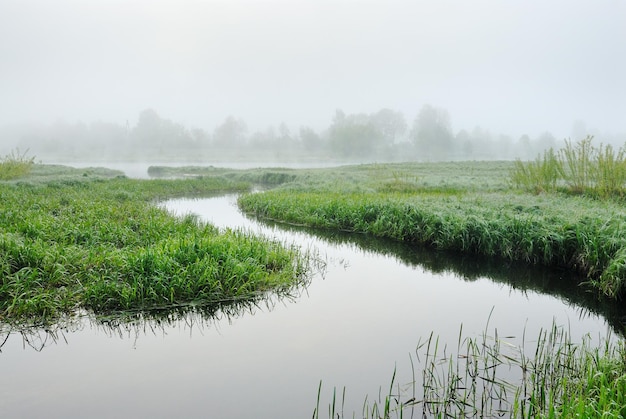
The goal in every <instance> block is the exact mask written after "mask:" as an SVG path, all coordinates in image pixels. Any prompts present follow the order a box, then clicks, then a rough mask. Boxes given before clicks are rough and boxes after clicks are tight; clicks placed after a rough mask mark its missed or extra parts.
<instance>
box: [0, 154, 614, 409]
mask: <svg viewBox="0 0 626 419" xmlns="http://www.w3.org/2000/svg"><path fill="white" fill-rule="evenodd" d="M518 165H519V163H516V162H489V163H486V162H463V163H460V162H459V163H420V164H418V163H403V164H384V165H381V164H370V165H356V166H344V167H339V168H325V169H300V170H294V169H282V168H272V169H250V170H233V169H225V168H215V167H179V168H167V167H156V166H155V167H152V168H151V169H150V173H151V174H152V175H155V176H156V175H158V176H162V177H167V178H169V179H153V180H146V181H139V180H133V179H127V178H126V177H124V176H123V174H122V173H120V172H115V171H107V170H106V169H97V168H90V169H71V168H67V167H61V166H45V165H34V166H33V167H32V169H31V172H30V173H29V174H28V175H27V176H25V177H21V178H18V179H13V180H11V181H5V182H3V183H2V184H0V197H1V198H2V205H3V211H2V214H1V217H2V218H1V219H0V222H1V223H0V226H1V227H2V230H1V233H2V236H1V240H0V251H1V252H2V253H1V256H2V258H1V260H2V266H1V267H2V273H3V281H2V287H1V288H0V297H1V298H0V303H1V304H2V305H1V309H2V310H1V313H2V314H1V316H2V318H1V320H2V322H3V323H4V324H5V325H10V329H9V330H19V331H20V332H19V333H22V334H23V335H26V336H31V335H29V334H28V330H30V329H28V328H26V325H28V324H32V323H36V324H42V323H47V324H54V323H55V322H57V321H60V319H66V318H67V316H70V317H71V316H72V313H85V312H88V313H91V315H93V316H95V317H96V318H97V319H109V321H110V322H113V323H115V324H120V325H124V324H132V323H133V322H134V321H135V320H136V319H142V318H146V319H149V318H150V316H151V314H149V313H155V311H154V310H157V313H162V316H164V317H159V318H161V319H167V318H169V317H168V316H169V315H168V314H167V313H177V312H185V313H192V312H194V310H204V311H206V312H211V313H220V312H226V313H228V312H229V310H235V308H236V307H239V306H243V307H249V306H252V307H253V306H255V305H256V304H258V303H259V301H261V300H260V299H259V297H261V296H263V295H266V294H267V292H271V293H272V295H279V296H280V295H289V294H290V292H291V290H293V289H294V287H298V286H299V285H302V284H304V283H305V280H306V274H307V272H308V271H307V269H308V268H309V267H310V265H309V261H308V260H307V254H306V252H303V251H302V250H300V249H297V248H295V247H289V246H285V244H284V243H283V244H281V243H279V242H277V241H276V240H273V239H268V238H265V237H263V236H259V235H256V234H253V233H252V232H242V231H241V230H230V229H224V228H218V227H215V226H213V225H211V224H210V223H207V222H203V221H201V220H199V219H198V218H197V217H195V216H194V215H191V214H188V213H186V214H181V215H180V216H178V217H175V216H173V215H172V214H171V213H170V212H168V211H166V210H165V209H164V208H163V207H161V206H160V205H157V203H159V202H162V200H164V199H167V198H172V197H190V196H193V197H203V196H204V197H208V196H215V195H216V194H222V193H224V192H236V193H243V195H242V196H241V197H240V198H239V200H238V203H239V205H240V206H241V208H243V209H244V210H245V211H247V213H248V214H249V215H251V216H255V217H260V218H261V219H262V220H265V222H268V223H273V222H278V223H279V224H280V225H283V226H291V227H289V228H294V229H306V228H309V229H310V228H311V227H312V228H313V229H312V230H308V231H310V232H311V234H317V235H319V236H320V237H326V236H329V237H331V239H325V240H330V241H336V240H339V241H340V242H342V241H345V240H348V241H349V242H350V243H358V246H359V247H360V248H363V249H368V248H369V247H370V246H373V247H372V248H376V249H378V245H375V244H368V243H370V242H371V241H376V240H386V241H387V243H389V246H391V247H389V248H395V247H394V245H392V244H393V243H395V244H397V245H398V249H399V250H394V251H392V252H391V253H392V254H393V255H394V257H395V258H399V259H400V260H403V261H404V263H407V264H408V265H409V266H413V265H415V266H420V267H427V268H428V270H430V271H434V272H436V271H444V272H456V273H458V274H459V275H460V276H461V277H464V278H474V277H481V276H484V275H486V276H488V277H490V278H493V280H494V282H497V283H503V284H504V283H509V284H511V285H510V286H511V288H512V289H521V290H525V291H528V290H533V291H535V290H538V291H539V292H541V293H556V295H558V296H559V298H562V299H564V300H565V301H568V302H569V304H576V305H577V306H580V307H585V310H588V311H589V312H593V313H601V314H602V315H603V316H605V317H606V318H607V319H608V321H609V323H610V324H611V325H612V326H613V328H614V330H615V331H616V332H617V333H618V335H620V334H621V333H623V330H624V326H623V322H622V321H621V320H620V319H621V318H622V317H623V316H622V315H621V314H619V313H617V314H614V313H612V310H613V309H609V308H608V307H613V306H618V305H619V302H620V301H621V299H622V298H623V287H622V283H623V279H622V278H623V276H624V275H623V273H622V272H621V271H620V269H619V267H620V266H621V262H620V261H621V259H620V257H621V256H620V255H621V254H622V253H624V252H623V250H622V248H623V247H624V246H623V240H624V237H623V235H622V230H623V229H622V225H623V222H624V214H623V211H622V208H621V206H622V202H621V196H620V195H619V194H617V195H611V196H606V197H604V196H601V195H598V194H593V193H580V192H579V191H568V190H567V189H559V188H556V189H554V190H550V191H547V190H546V191H543V192H541V193H537V190H536V189H532V190H526V189H525V188H523V187H519V188H517V189H516V188H513V187H512V186H513V185H514V181H513V179H514V173H515V170H516V168H517V167H519V166H518ZM252 185H257V186H259V187H262V188H271V189H270V190H266V191H265V192H263V193H246V192H249V191H251V187H252ZM518 186H521V185H518ZM355 233H357V234H355ZM340 237H344V239H340ZM354 240H356V241H354ZM426 249H435V252H434V253H429V254H428V255H430V256H428V255H427V256H424V255H423V254H422V256H420V257H419V258H418V259H419V260H420V262H415V261H414V259H413V258H415V257H416V256H415V255H416V254H421V253H420V252H422V251H424V250H426ZM375 252H376V253H380V252H383V253H384V252H385V251H381V250H375ZM444 254H458V255H467V256H469V257H470V259H471V260H472V262H473V263H474V264H473V265H471V266H467V264H466V263H461V264H459V266H458V267H457V266H456V265H454V264H453V265H452V267H451V266H450V264H449V263H444V262H441V261H438V258H437V257H436V256H437V255H444ZM478 261H480V264H481V266H483V267H485V266H491V267H492V269H489V270H487V271H485V270H484V269H485V268H483V270H481V269H480V268H476V267H475V266H474V265H475V264H476V263H479V262H478ZM514 264H520V265H524V264H527V265H531V266H548V267H551V268H554V269H556V270H557V272H562V273H563V274H562V275H557V277H558V278H559V279H551V280H550V281H543V282H542V281H539V282H537V281H536V279H537V278H540V276H537V275H536V274H532V275H530V274H529V275H527V276H528V277H529V278H531V277H532V278H534V279H535V281H532V280H529V281H528V282H525V281H523V280H521V279H520V278H517V279H516V280H514V281H513V282H511V281H510V279H507V275H509V276H510V273H511V272H512V270H511V266H513V265H514ZM503 267H504V268H503ZM503 269H504V271H506V272H507V273H505V272H500V271H502V270H503ZM572 272H575V273H579V274H580V275H581V276H577V275H573V274H571V273H572ZM359 286H362V284H360V285H359ZM571 290H576V291H581V290H582V291H586V292H582V293H579V292H572V291H571ZM589 291H593V292H589ZM449 292H450V293H451V291H449ZM375 304H378V303H374V305H375ZM205 308H206V309H205ZM179 310H182V311H179ZM616 310H617V311H619V310H618V309H616ZM185 315H186V314H185ZM185 315H181V316H180V318H183V317H184V316H185ZM218 315H219V314H218ZM176 318H179V317H176V315H175V314H173V317H171V319H173V320H172V321H176ZM98 321H101V320H98ZM16 328H17V329H16ZM11 333H13V332H11ZM437 333H438V332H437V331H435V332H433V334H432V335H430V337H428V335H426V337H424V336H422V340H421V341H419V342H416V343H417V349H416V351H415V353H414V355H412V357H411V365H412V369H413V371H412V375H413V378H412V379H411V380H406V375H405V374H400V371H398V375H396V374H395V373H394V374H393V379H392V383H391V385H388V386H387V389H388V391H387V390H385V391H384V392H382V393H381V394H382V395H381V396H380V397H379V399H377V400H376V399H374V398H367V399H366V400H365V402H364V404H363V410H362V412H361V413H362V415H363V417H368V418H369V417H392V416H394V415H395V416H397V417H403V415H405V414H407V412H409V411H413V412H415V411H416V409H417V411H418V412H424V413H425V414H426V415H427V416H432V417H444V416H445V415H452V416H470V417H472V416H483V417H485V416H489V415H502V414H505V415H506V414H510V415H512V416H516V417H550V415H553V416H554V415H557V416H558V415H568V414H574V413H575V414H580V415H583V416H590V417H593V416H594V415H597V414H600V413H607V412H612V413H614V414H623V412H622V411H620V409H621V406H622V405H623V402H624V401H623V400H622V399H621V397H622V396H621V395H622V394H624V391H623V390H624V388H623V382H624V378H623V377H624V374H625V373H626V368H625V367H624V363H623V360H624V350H623V347H622V345H621V343H620V344H618V345H614V342H613V341H612V340H611V341H610V342H609V341H607V342H605V343H603V344H600V345H595V344H592V343H590V342H589V341H588V340H583V341H573V340H570V338H569V336H568V335H567V333H566V332H564V331H563V330H561V329H559V328H556V327H555V328H554V329H550V330H548V331H547V332H541V333H540V335H539V337H538V339H537V342H536V347H535V346H533V345H532V344H530V343H528V344H526V343H524V340H523V339H522V343H521V344H519V343H512V342H510V341H509V339H508V336H504V337H503V336H500V335H499V334H498V331H497V329H494V330H493V332H491V331H488V330H487V329H485V333H484V334H483V336H482V337H481V338H480V339H482V340H480V339H478V338H476V337H474V336H467V335H465V334H464V333H463V332H462V331H461V332H459V335H458V339H457V344H456V347H455V348H456V352H455V351H453V350H452V347H451V346H450V344H449V343H443V340H442V341H441V342H442V343H439V340H438V337H437ZM7 338H8V335H7ZM424 338H426V340H423V339H424ZM420 342H422V343H424V342H425V343H424V344H422V343H420ZM533 343H535V342H533ZM500 371H504V374H505V376H506V378H502V376H501V375H500ZM511 371H515V374H518V375H520V374H521V378H520V377H517V376H515V374H514V376H513V378H512V377H511V376H510V374H511V373H510V372H511ZM389 372H390V373H391V372H392V371H389ZM390 375H391V374H390ZM401 376H402V378H401ZM337 384H339V383H335V382H331V384H330V385H331V386H336V385H337ZM327 386H328V380H325V381H324V387H323V388H320V390H319V391H320V395H321V398H320V399H321V400H326V398H325V397H324V394H325V393H322V392H323V391H326V390H327ZM614 389H616V390H614ZM318 397H319V396H318ZM342 397H343V395H338V394H337V392H335V395H334V397H333V401H332V402H331V403H330V405H329V407H328V412H329V416H332V417H335V416H336V415H338V414H339V415H343V414H344V412H343V408H342V401H341V398H342ZM312 398H313V397H312ZM320 399H318V406H317V409H316V410H315V415H317V416H319V415H322V416H323V415H324V412H325V410H326V409H325V408H324V403H325V402H324V401H322V402H321V403H320V401H319V400H320ZM348 410H349V411H350V413H348V412H346V415H349V416H352V415H353V414H352V413H351V409H348Z"/></svg>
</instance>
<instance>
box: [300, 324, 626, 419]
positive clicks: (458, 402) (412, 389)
mask: <svg viewBox="0 0 626 419" xmlns="http://www.w3.org/2000/svg"><path fill="white" fill-rule="evenodd" d="M524 339H525V338H523V339H522V342H521V345H519V346H518V345H515V344H513V343H511V342H510V341H509V340H507V338H502V337H500V336H498V333H497V330H495V331H494V334H493V336H489V335H488V334H487V333H486V331H485V332H484V333H483V334H482V336H480V337H477V338H473V337H466V336H463V328H462V327H461V329H460V332H459V338H458V342H457V345H456V348H449V347H447V346H446V345H443V344H442V343H440V342H439V339H438V338H437V337H436V336H435V335H434V334H431V335H430V336H429V337H428V339H426V340H425V341H422V342H420V343H418V345H417V348H416V350H415V355H413V356H411V358H410V360H411V366H412V373H413V381H412V382H410V383H402V384H400V383H397V382H396V371H395V370H394V373H393V376H392V379H391V384H390V386H389V388H388V391H387V392H386V393H383V394H384V395H383V396H379V398H378V400H368V398H366V399H365V403H364V406H363V411H362V413H361V415H360V417H363V418H368V419H369V418H372V419H374V418H376V419H378V418H385V419H387V418H392V417H396V418H403V417H423V418H460V417H462V418H496V417H507V418H520V419H523V418H556V417H579V418H604V417H614V418H622V417H626V347H625V346H624V343H623V342H620V343H618V344H612V343H610V340H608V339H607V340H606V341H604V343H603V344H601V345H600V347H595V346H594V345H592V343H591V339H590V337H589V336H586V337H585V338H583V340H582V341H581V342H577V343H576V342H573V341H572V340H571V338H570V336H569V335H568V333H567V332H565V331H564V330H563V328H562V327H557V326H556V325H553V327H552V328H551V329H549V330H542V331H540V332H539V335H538V337H537V340H536V342H537V343H536V345H535V346H534V347H532V346H528V344H527V342H525V341H524ZM321 392H322V389H321V383H320V388H319V389H318V396H317V407H316V408H315V410H314V413H313V417H314V418H318V417H319V412H320V406H319V405H320V399H321ZM343 403H345V389H344V396H343V397H342V407H341V408H340V409H338V408H337V407H336V404H337V400H336V397H335V391H333V398H332V401H331V402H330V404H329V409H328V411H329V417H333V418H343V417H344V409H343ZM331 413H332V415H331ZM350 416H351V417H356V413H352V414H350Z"/></svg>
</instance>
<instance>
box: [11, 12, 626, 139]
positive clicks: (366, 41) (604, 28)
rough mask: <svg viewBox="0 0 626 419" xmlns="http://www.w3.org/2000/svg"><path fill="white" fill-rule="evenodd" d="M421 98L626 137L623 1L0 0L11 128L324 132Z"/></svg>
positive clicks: (463, 110) (483, 121) (485, 121)
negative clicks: (89, 125) (159, 123)
mask: <svg viewBox="0 0 626 419" xmlns="http://www.w3.org/2000/svg"><path fill="white" fill-rule="evenodd" d="M426 103H428V104H431V105H433V106H437V107H442V108H446V109H447V110H448V111H449V112H450V115H451V117H452V123H453V128H454V129H455V130H459V129H461V128H466V129H472V128H474V126H477V125H479V126H481V127H483V128H487V129H490V130H491V131H492V132H494V133H498V132H504V133H509V134H511V135H513V136H518V135H521V134H523V133H528V134H529V135H537V134H540V133H541V132H542V131H545V130H549V131H552V132H553V133H554V134H555V135H556V136H557V138H562V137H563V136H568V135H570V131H571V128H572V124H573V122H574V121H575V120H577V119H582V120H584V121H585V122H586V123H587V125H588V126H589V127H595V128H598V129H600V130H606V131H611V132H626V1H625V0H596V1H591V0H589V1H582V0H580V1H571V0H570V1H560V0H550V1H545V0H541V1H534V0H530V1H529V0H524V1H522V0H519V1H513V0H500V1H495V0H473V1H466V0H458V1H455V0H443V1H442V0H437V1H421V0H412V1H393V0H391V1H390V0H376V1H342V0H334V1H317V0H284V1H279V0H275V1H254V0H224V1H184V0H182V1H181V0H176V1H175V0H172V1H153V0H142V1H129V0H126V1H121V0H118V1H116V0H108V1H105V0H100V1H99V0H76V1H68V0H55V1H49V0H41V1H32V0H0V124H4V123H8V122H15V121H24V120H41V121H43V122H50V121H54V120H56V119H58V118H62V119H65V120H66V121H68V122H75V121H78V120H81V121H84V122H91V121H93V120H105V121H111V122H118V123H125V122H126V120H128V121H130V123H131V124H134V122H135V121H136V119H137V116H138V114H139V112H140V111H141V110H143V109H145V108H148V107H151V108H153V109H155V110H156V111H157V112H158V113H159V114H160V115H161V116H162V117H164V118H169V119H172V120H174V121H176V122H181V123H183V124H185V125H187V126H198V127H202V128H205V129H208V130H212V129H213V128H214V127H215V126H216V125H217V124H219V123H220V122H221V121H222V120H224V118H225V117H227V116H228V115H233V116H236V117H239V118H242V119H244V120H245V121H246V122H247V123H248V125H249V126H250V128H251V129H257V128H259V129H262V128H265V127H266V126H268V125H277V124H279V123H280V122H283V121H284V122H286V123H287V124H288V125H290V126H292V127H298V126H299V125H310V126H313V127H315V128H318V129H319V128H323V127H326V126H328V125H329V123H330V121H331V119H332V116H333V114H334V112H335V109H338V108H340V109H343V110H344V111H345V112H346V113H357V112H368V113H369V112H375V111H377V110H379V109H381V108H383V107H387V108H391V109H394V110H399V111H402V112H404V114H405V115H406V117H407V119H408V120H409V121H412V119H413V118H414V116H415V115H416V114H417V112H418V111H419V109H420V108H421V107H422V105H424V104H426Z"/></svg>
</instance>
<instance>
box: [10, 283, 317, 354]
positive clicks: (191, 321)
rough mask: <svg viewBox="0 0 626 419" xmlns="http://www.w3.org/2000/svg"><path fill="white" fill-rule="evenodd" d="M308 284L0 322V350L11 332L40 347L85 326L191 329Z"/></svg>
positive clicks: (108, 330)
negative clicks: (46, 320) (202, 300)
mask: <svg viewBox="0 0 626 419" xmlns="http://www.w3.org/2000/svg"><path fill="white" fill-rule="evenodd" d="M307 286H308V281H305V282H303V283H301V284H300V285H299V286H294V287H292V288H290V289H283V290H277V291H272V292H266V293H264V294H259V295H256V296H248V297H241V298H234V299H229V300H223V301H214V302H211V303H209V304H186V305H172V306H169V307H163V308H161V309H158V310H149V311H145V310H134V311H133V310H126V311H118V312H113V311H108V312H107V313H106V314H99V315H96V314H94V313H83V314H82V315H66V316H60V317H58V318H57V322H56V323H54V324H49V325H47V326H45V327H43V328H42V327H39V326H33V325H32V324H31V323H28V322H27V323H18V322H15V323H12V324H9V323H0V352H2V347H3V346H4V345H5V344H6V343H7V341H8V340H9V338H10V337H11V336H17V335H19V336H20V338H21V340H22V342H23V346H24V347H29V348H32V349H34V350H36V351H41V350H43V349H44V348H46V347H47V346H50V345H53V344H56V343H58V342H60V341H65V342H69V334H71V333H74V332H79V331H81V330H84V329H85V328H90V329H96V330H98V331H100V332H102V333H104V334H105V335H108V336H119V337H120V338H124V337H129V338H133V339H135V340H138V339H140V337H141V336H142V335H145V334H154V333H157V332H163V333H165V332H166V329H167V328H169V327H178V326H180V325H182V326H184V327H187V328H189V331H190V332H191V331H192V330H193V329H196V330H203V329H209V328H211V327H212V326H214V325H215V324H216V323H217V322H219V321H223V320H226V321H228V322H231V321H232V320H235V319H237V318H239V317H242V316H244V315H246V314H253V313H254V312H255V311H256V310H267V311H271V310H273V309H274V307H275V306H276V304H278V303H281V304H284V303H286V302H289V301H294V300H295V299H297V298H298V297H299V296H300V295H301V293H302V292H304V290H305V289H306V287H307Z"/></svg>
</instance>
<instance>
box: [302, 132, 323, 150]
mask: <svg viewBox="0 0 626 419" xmlns="http://www.w3.org/2000/svg"><path fill="white" fill-rule="evenodd" d="M300 141H301V143H302V146H303V147H304V149H305V150H306V151H319V150H321V149H322V148H323V147H324V143H323V141H322V139H321V138H320V136H319V135H318V134H317V133H316V132H315V131H314V130H313V128H309V127H304V126H303V127H300Z"/></svg>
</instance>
